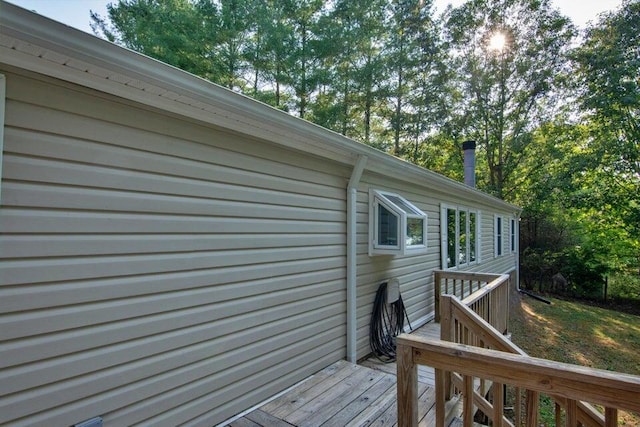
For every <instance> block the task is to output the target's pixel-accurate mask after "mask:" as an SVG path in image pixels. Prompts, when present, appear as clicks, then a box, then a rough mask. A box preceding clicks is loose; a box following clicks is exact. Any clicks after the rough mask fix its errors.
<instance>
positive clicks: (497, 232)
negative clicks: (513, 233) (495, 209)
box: [494, 215, 504, 257]
mask: <svg viewBox="0 0 640 427" xmlns="http://www.w3.org/2000/svg"><path fill="white" fill-rule="evenodd" d="M502 223H503V220H502V217H501V216H499V215H496V216H495V221H494V237H495V245H494V256H496V257H499V256H502V254H503V245H504V240H503V228H502V227H503V224H502Z"/></svg>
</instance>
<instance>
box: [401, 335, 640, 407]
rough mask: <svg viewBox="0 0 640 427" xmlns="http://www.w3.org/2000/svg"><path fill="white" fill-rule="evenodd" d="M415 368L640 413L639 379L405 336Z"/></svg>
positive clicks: (633, 376) (403, 341)
mask: <svg viewBox="0 0 640 427" xmlns="http://www.w3.org/2000/svg"><path fill="white" fill-rule="evenodd" d="M397 344H398V346H406V347H410V348H411V349H412V356H413V360H414V361H415V363H418V364H421V365H427V366H432V367H434V368H436V369H443V370H445V371H446V370H451V369H452V367H455V368H454V369H455V371H456V372H459V373H461V374H464V375H472V376H475V377H480V378H486V379H489V380H492V381H496V382H499V383H502V384H518V385H520V386H523V387H525V388H527V389H529V390H534V391H539V392H542V393H547V394H554V395H558V396H562V397H565V398H567V399H572V400H587V401H590V402H593V403H597V404H601V405H604V406H607V407H611V408H620V409H625V410H630V411H636V412H640V376H635V375H630V374H621V373H614V372H610V371H604V370H601V369H593V368H586V367H582V366H577V365H570V364H567V363H561V362H554V361H549V360H545V359H538V358H535V357H530V356H524V355H515V354H510V353H505V352H501V351H496V350H488V349H483V348H479V347H470V346H466V345H463V344H455V343H451V342H447V341H441V340H434V339H428V338H422V337H416V336H412V335H407V334H403V335H400V336H399V337H398V338H397Z"/></svg>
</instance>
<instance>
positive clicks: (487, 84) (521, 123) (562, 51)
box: [446, 0, 574, 200]
mask: <svg viewBox="0 0 640 427" xmlns="http://www.w3.org/2000/svg"><path fill="white" fill-rule="evenodd" d="M446 33H447V38H448V42H449V45H450V50H449V52H450V62H451V65H450V66H451V67H452V68H453V69H454V70H455V74H454V78H453V81H452V85H453V87H454V89H455V90H456V91H457V92H458V93H459V94H460V95H459V97H458V98H457V99H456V104H455V111H452V113H451V116H450V120H451V127H452V128H453V129H455V130H456V133H457V134H461V135H465V137H466V138H471V139H475V140H476V142H477V144H478V154H479V156H482V157H483V159H484V164H483V166H484V167H485V168H486V174H484V179H483V180H481V181H480V182H479V185H481V186H482V188H484V189H485V190H487V191H489V192H491V193H493V194H495V195H497V196H498V197H500V198H504V199H507V200H512V199H514V198H515V195H516V193H517V192H518V191H519V188H518V179H519V176H520V174H519V168H520V165H521V163H522V162H523V161H524V160H525V159H526V158H527V156H528V155H529V154H530V153H529V150H527V148H528V146H529V145H530V144H531V143H532V139H533V137H532V132H533V131H534V130H535V129H536V127H537V126H540V125H541V124H543V123H544V122H545V121H547V120H549V118H550V114H549V113H550V112H551V111H553V110H554V107H555V106H556V105H557V104H558V103H559V101H560V99H559V95H560V93H561V90H562V87H561V83H562V80H561V77H562V76H564V75H565V74H566V71H565V69H564V66H565V62H566V54H567V52H568V50H569V46H570V42H571V39H572V37H573V35H574V30H573V27H572V25H571V23H570V22H569V21H568V19H567V18H565V17H563V16H562V15H560V14H559V13H558V12H557V11H556V10H554V9H553V8H552V7H551V3H550V2H549V1H548V0H544V1H538V0H499V1H489V0H471V1H468V2H466V3H464V4H463V5H462V6H460V7H459V8H456V9H451V10H450V11H449V12H448V14H447V21H446ZM496 35H501V36H502V37H503V38H504V42H505V43H504V45H503V46H501V47H496V48H491V41H492V40H493V38H494V37H495V36H496Z"/></svg>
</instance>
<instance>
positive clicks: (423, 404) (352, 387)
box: [229, 324, 440, 427]
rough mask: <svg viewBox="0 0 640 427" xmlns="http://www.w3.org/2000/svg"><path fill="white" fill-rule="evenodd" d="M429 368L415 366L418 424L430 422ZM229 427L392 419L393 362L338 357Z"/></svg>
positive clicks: (386, 422)
mask: <svg viewBox="0 0 640 427" xmlns="http://www.w3.org/2000/svg"><path fill="white" fill-rule="evenodd" d="M413 333H415V334H416V335H420V336H429V337H439V336H440V325H438V324H427V325H425V326H423V327H422V328H420V329H418V330H417V331H414V332H413ZM433 385H434V373H433V369H431V368H428V367H424V366H421V367H419V369H418V396H419V398H418V403H419V406H418V416H419V418H420V425H421V426H433V425H434V423H435V415H434V407H435V394H434V388H433ZM229 425H230V426H232V427H257V426H268V427H290V426H301V427H302V426H305V427H307V426H323V427H342V426H351V427H355V426H359V427H360V426H388V427H394V426H396V425H397V403H396V364H395V363H389V364H385V363H382V362H380V361H379V360H377V359H375V358H372V359H368V360H365V361H363V362H362V363H361V364H360V365H354V364H351V363H348V362H346V361H339V362H336V363H334V364H332V365H331V366H328V367H327V368H325V369H323V370H321V371H319V372H318V373H316V374H315V375H313V376H311V377H309V378H308V379H306V380H304V381H303V382H301V383H299V384H298V385H297V386H295V387H293V388H291V389H289V390H288V391H286V392H285V393H283V394H282V395H280V396H278V397H277V398H275V399H273V400H271V401H270V402H268V403H266V404H264V405H262V406H261V407H260V408H259V409H257V410H255V411H253V412H250V413H248V414H246V415H245V416H243V417H242V418H239V419H237V420H235V421H233V422H231V423H230V424H229Z"/></svg>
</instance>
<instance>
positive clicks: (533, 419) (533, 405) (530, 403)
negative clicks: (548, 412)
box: [526, 390, 540, 427]
mask: <svg viewBox="0 0 640 427" xmlns="http://www.w3.org/2000/svg"><path fill="white" fill-rule="evenodd" d="M526 405H527V420H526V422H527V424H526V425H527V427H538V406H539V405H540V393H538V392H537V391H532V390H527V403H526Z"/></svg>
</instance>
